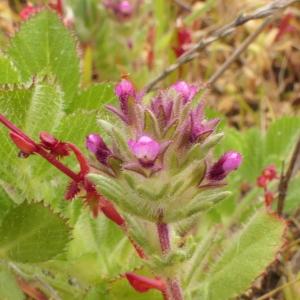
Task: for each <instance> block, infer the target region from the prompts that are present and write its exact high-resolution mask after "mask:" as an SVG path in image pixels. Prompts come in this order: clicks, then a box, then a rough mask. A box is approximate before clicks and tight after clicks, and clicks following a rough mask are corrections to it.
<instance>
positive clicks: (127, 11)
mask: <svg viewBox="0 0 300 300" xmlns="http://www.w3.org/2000/svg"><path fill="white" fill-rule="evenodd" d="M132 13H133V7H132V4H131V3H130V2H129V1H126V0H123V1H121V2H120V3H119V4H118V10H117V14H118V15H119V16H120V17H122V18H129V17H130V16H131V15H132Z"/></svg>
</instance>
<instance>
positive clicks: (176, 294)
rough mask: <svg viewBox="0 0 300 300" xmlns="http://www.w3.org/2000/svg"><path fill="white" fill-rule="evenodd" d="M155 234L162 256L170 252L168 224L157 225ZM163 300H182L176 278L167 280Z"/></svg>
mask: <svg viewBox="0 0 300 300" xmlns="http://www.w3.org/2000/svg"><path fill="white" fill-rule="evenodd" d="M157 233H158V238H159V242H160V247H161V251H162V253H163V255H167V254H168V253H169V252H170V251H171V242H170V232H169V227H168V224H166V223H163V222H159V223H157ZM163 296H164V299H165V300H183V293H182V289H181V286H180V283H179V282H178V280H177V279H176V278H167V293H166V294H163Z"/></svg>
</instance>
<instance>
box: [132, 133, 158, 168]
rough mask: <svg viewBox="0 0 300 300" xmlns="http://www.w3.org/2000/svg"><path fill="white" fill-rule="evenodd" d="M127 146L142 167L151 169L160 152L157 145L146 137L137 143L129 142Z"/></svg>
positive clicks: (142, 137)
mask: <svg viewBox="0 0 300 300" xmlns="http://www.w3.org/2000/svg"><path fill="white" fill-rule="evenodd" d="M128 145H129V148H130V150H131V151H132V153H133V154H134V155H135V157H136V158H137V159H138V160H139V162H140V164H141V165H142V166H143V167H152V166H153V164H154V162H155V160H156V158H157V156H158V154H159V152H160V145H159V143H158V142H156V141H155V140H153V139H152V138H150V137H149V136H146V135H143V136H141V137H140V138H139V139H138V140H137V141H133V140H129V141H128Z"/></svg>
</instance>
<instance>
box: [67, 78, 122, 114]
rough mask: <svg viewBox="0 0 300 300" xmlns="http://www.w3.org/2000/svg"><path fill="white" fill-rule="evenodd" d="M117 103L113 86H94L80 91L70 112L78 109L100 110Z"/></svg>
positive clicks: (102, 84) (100, 84)
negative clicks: (105, 105) (106, 105)
mask: <svg viewBox="0 0 300 300" xmlns="http://www.w3.org/2000/svg"><path fill="white" fill-rule="evenodd" d="M115 101H116V96H115V94H114V89H113V86H112V85H111V84H109V83H98V84H94V85H92V86H91V87H89V88H88V89H85V90H82V91H79V93H78V95H77V96H76V97H75V98H74V100H73V102H72V103H71V105H70V107H69V110H70V112H73V111H74V110H76V109H80V110H81V109H84V110H94V109H96V110H99V109H104V107H103V105H104V104H112V103H114V102H115Z"/></svg>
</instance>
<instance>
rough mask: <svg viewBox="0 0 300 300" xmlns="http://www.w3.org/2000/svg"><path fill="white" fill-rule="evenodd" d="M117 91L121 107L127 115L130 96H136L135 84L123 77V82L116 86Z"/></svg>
mask: <svg viewBox="0 0 300 300" xmlns="http://www.w3.org/2000/svg"><path fill="white" fill-rule="evenodd" d="M115 93H116V95H117V96H118V98H119V100H120V107H121V110H122V112H123V114H124V115H125V116H127V115H128V99H129V97H134V98H135V96H136V91H135V88H134V86H133V84H132V83H131V82H130V81H129V80H127V79H122V80H121V82H120V83H119V84H118V85H117V86H116V88H115Z"/></svg>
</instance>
